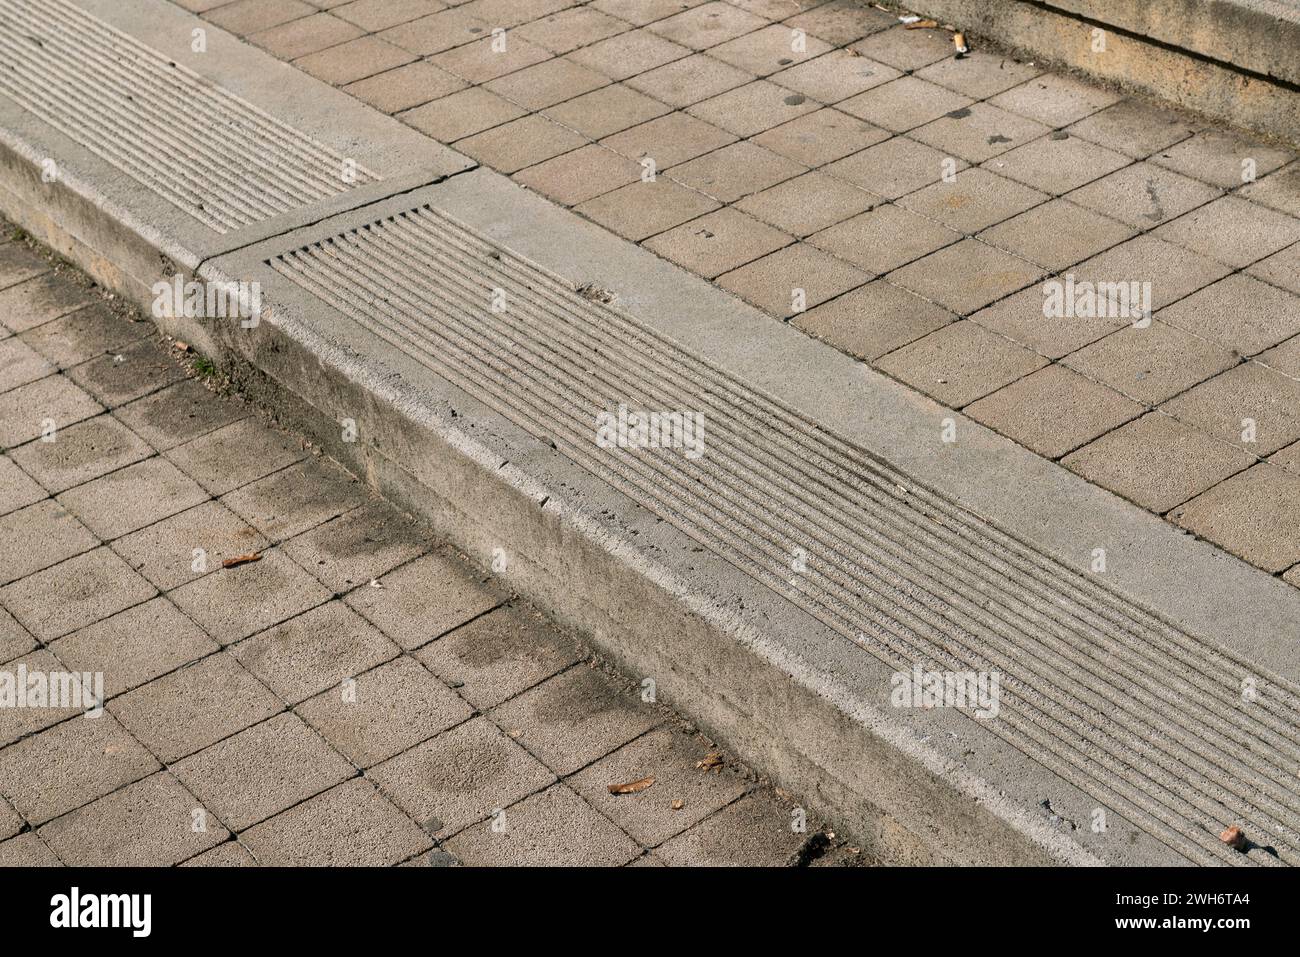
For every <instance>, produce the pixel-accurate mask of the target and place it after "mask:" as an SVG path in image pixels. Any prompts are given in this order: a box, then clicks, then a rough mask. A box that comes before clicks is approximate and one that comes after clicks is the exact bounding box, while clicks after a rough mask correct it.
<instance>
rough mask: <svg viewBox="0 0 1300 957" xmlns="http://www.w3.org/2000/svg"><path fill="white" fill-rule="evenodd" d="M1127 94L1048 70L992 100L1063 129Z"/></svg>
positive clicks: (996, 104)
mask: <svg viewBox="0 0 1300 957" xmlns="http://www.w3.org/2000/svg"><path fill="white" fill-rule="evenodd" d="M1121 99H1123V97H1121V96H1120V95H1119V94H1117V93H1112V92H1111V91H1110V90H1105V89H1102V88H1101V87H1099V86H1094V85H1093V84H1091V83H1084V82H1083V81H1082V80H1076V79H1075V78H1074V77H1072V76H1065V75H1064V74H1060V73H1046V74H1044V75H1042V76H1038V77H1035V78H1034V79H1032V80H1029V81H1027V82H1025V83H1022V84H1020V86H1017V87H1012V88H1011V89H1010V90H1007V91H1006V92H1005V93H999V94H998V95H997V96H995V97H993V98H992V99H991V100H989V102H990V103H992V104H993V105H994V106H996V107H1000V108H1001V109H1004V110H1009V111H1011V112H1012V113H1019V114H1020V115H1021V116H1027V117H1029V118H1030V119H1032V120H1037V121H1038V122H1039V123H1046V124H1047V125H1048V126H1051V127H1056V128H1060V127H1062V126H1068V125H1069V124H1071V123H1077V122H1078V121H1079V120H1081V119H1083V118H1084V117H1085V116H1088V115H1089V114H1092V113H1096V112H1097V111H1098V110H1103V109H1105V108H1106V107H1108V106H1113V105H1114V104H1116V103H1118V102H1119V101H1120V100H1121Z"/></svg>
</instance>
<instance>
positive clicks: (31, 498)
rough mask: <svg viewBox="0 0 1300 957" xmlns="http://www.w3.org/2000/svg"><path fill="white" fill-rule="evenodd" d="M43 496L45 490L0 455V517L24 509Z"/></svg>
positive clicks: (6, 457)
mask: <svg viewBox="0 0 1300 957" xmlns="http://www.w3.org/2000/svg"><path fill="white" fill-rule="evenodd" d="M45 496H46V492H45V489H43V488H41V487H40V486H39V485H37V484H36V483H35V482H33V481H32V480H31V478H29V477H28V476H27V474H26V473H25V472H23V470H22V469H20V468H19V467H18V466H17V465H15V464H14V463H13V460H12V459H10V458H9V456H7V455H0V515H5V514H8V513H9V512H12V511H15V510H16V509H20V508H25V507H26V506H28V505H31V504H32V503H33V502H39V501H40V500H41V499H43V498H45Z"/></svg>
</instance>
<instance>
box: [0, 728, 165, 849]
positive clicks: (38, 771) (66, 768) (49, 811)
mask: <svg viewBox="0 0 1300 957" xmlns="http://www.w3.org/2000/svg"><path fill="white" fill-rule="evenodd" d="M161 767H162V766H161V765H160V764H159V763H158V762H157V761H156V760H154V758H153V755H151V754H150V753H149V752H148V751H146V750H145V749H144V748H143V747H141V746H140V744H139V742H137V741H136V740H135V739H134V738H132V737H131V736H130V735H129V734H127V733H126V730H125V729H124V728H123V727H122V726H121V725H120V724H119V723H118V722H117V721H116V720H114V719H113V717H112V716H111V715H108V714H101V715H100V716H99V717H97V718H90V717H79V718H73V719H72V720H70V721H64V722H63V723H62V724H56V725H55V726H54V727H52V728H47V729H46V730H44V731H42V732H41V733H40V734H37V735H33V736H32V737H30V738H24V739H23V740H22V741H19V742H17V743H15V744H12V745H10V746H9V747H7V748H5V749H4V750H2V751H0V779H3V780H4V781H5V793H6V795H7V796H8V797H9V798H10V799H11V800H12V801H13V802H14V804H15V805H16V806H17V808H18V809H19V810H20V811H21V812H22V814H23V816H24V817H25V818H26V819H27V820H28V821H29V822H30V823H31V824H32V825H33V826H39V825H41V824H44V823H45V822H46V821H49V820H51V819H53V818H56V817H58V816H59V815H60V814H65V813H67V812H68V811H71V810H74V809H76V808H79V807H81V806H82V805H83V804H89V803H90V802H91V801H94V800H95V799H96V798H100V797H103V796H104V795H105V794H108V793H109V792H110V791H116V790H117V789H118V788H120V787H123V786H125V785H127V784H130V783H131V782H132V781H138V780H139V779H140V778H142V777H144V776H146V775H148V774H152V773H153V772H155V771H158V770H160V769H161Z"/></svg>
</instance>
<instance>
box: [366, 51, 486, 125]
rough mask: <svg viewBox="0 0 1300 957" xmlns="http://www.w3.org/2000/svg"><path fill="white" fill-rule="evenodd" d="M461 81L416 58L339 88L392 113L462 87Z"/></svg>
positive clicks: (380, 109) (462, 81) (385, 111)
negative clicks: (412, 61) (413, 60)
mask: <svg viewBox="0 0 1300 957" xmlns="http://www.w3.org/2000/svg"><path fill="white" fill-rule="evenodd" d="M465 86H466V84H465V81H464V80H462V79H460V77H456V76H452V75H451V74H450V73H448V72H447V71H446V70H440V69H438V68H437V67H436V66H434V65H433V64H432V63H427V62H425V61H424V60H418V61H416V62H415V63H408V64H406V65H405V66H399V67H398V68H397V69H395V70H387V71H385V72H384V73H379V74H377V75H375V76H369V77H366V78H365V79H364V80H357V81H356V82H355V83H349V84H348V85H347V86H345V87H344V88H343V91H344V92H345V93H351V94H352V95H353V96H355V97H356V98H357V99H358V100H361V101H362V102H363V103H369V104H370V105H371V106H373V107H374V108H375V109H377V110H379V111H381V112H383V113H388V114H389V115H392V114H393V113H397V112H400V111H401V110H409V109H412V108H413V107H416V106H420V105H421V104H423V103H428V102H429V101H430V100H436V99H438V98H440V97H444V96H449V95H451V94H452V93H456V92H458V91H460V90H463V89H465Z"/></svg>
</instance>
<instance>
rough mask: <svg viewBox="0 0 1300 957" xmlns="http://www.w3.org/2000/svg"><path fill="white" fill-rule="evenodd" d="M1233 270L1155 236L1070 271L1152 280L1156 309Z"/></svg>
mask: <svg viewBox="0 0 1300 957" xmlns="http://www.w3.org/2000/svg"><path fill="white" fill-rule="evenodd" d="M1230 271H1231V270H1230V269H1229V268H1228V267H1227V266H1225V265H1223V264H1222V263H1219V262H1216V261H1215V260H1213V259H1209V258H1207V257H1205V256H1202V255H1201V254H1200V253H1194V252H1192V251H1191V250H1187V249H1183V248H1182V247H1181V246H1175V245H1174V244H1173V243H1167V242H1165V241H1164V240H1163V239H1158V238H1157V237H1155V236H1138V237H1136V238H1134V239H1130V240H1129V241H1128V242H1125V243H1121V244H1120V245H1118V246H1114V247H1112V248H1111V249H1108V250H1106V251H1105V252H1103V253H1100V254H1099V255H1096V256H1094V257H1092V258H1091V259H1089V260H1086V261H1085V262H1082V263H1080V264H1079V265H1077V266H1075V267H1074V268H1072V269H1071V270H1070V272H1071V273H1072V274H1074V277H1075V279H1076V280H1077V281H1085V282H1094V283H1095V282H1149V283H1151V308H1152V309H1155V310H1160V309H1163V308H1164V307H1165V306H1168V305H1169V304H1170V303H1173V302H1175V301H1177V300H1179V299H1182V298H1183V297H1184V296H1187V295H1190V294H1191V293H1193V292H1195V291H1196V290H1197V289H1200V288H1201V287H1203V286H1208V285H1210V284H1211V283H1213V282H1215V281H1216V280H1218V279H1222V278H1223V277H1224V276H1226V275H1227V274H1228V273H1229V272H1230Z"/></svg>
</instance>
